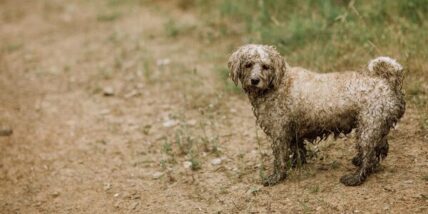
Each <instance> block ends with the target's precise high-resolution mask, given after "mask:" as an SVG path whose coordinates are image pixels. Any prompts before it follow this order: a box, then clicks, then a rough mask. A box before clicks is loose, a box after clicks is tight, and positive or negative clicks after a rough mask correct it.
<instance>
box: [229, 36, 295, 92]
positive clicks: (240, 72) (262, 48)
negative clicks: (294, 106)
mask: <svg viewBox="0 0 428 214" xmlns="http://www.w3.org/2000/svg"><path fill="white" fill-rule="evenodd" d="M228 67H229V70H230V77H231V78H232V80H233V82H234V83H235V85H238V81H240V82H241V85H242V88H244V90H245V91H265V90H267V89H272V88H276V87H277V86H279V84H280V83H281V80H282V77H283V76H284V73H285V70H286V67H287V65H286V63H285V61H284V59H283V57H282V56H281V55H280V54H279V53H278V52H277V51H276V49H275V48H274V47H272V46H267V45H254V44H250V45H244V46H242V47H240V48H238V50H236V51H235V52H234V53H233V54H232V55H231V56H230V58H229V62H228Z"/></svg>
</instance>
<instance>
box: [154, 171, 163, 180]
mask: <svg viewBox="0 0 428 214" xmlns="http://www.w3.org/2000/svg"><path fill="white" fill-rule="evenodd" d="M162 175H163V173H162V172H155V173H153V179H159V178H160V177H162Z"/></svg>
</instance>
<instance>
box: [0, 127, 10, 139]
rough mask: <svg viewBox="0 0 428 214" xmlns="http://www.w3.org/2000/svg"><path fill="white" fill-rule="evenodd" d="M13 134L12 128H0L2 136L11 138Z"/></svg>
mask: <svg viewBox="0 0 428 214" xmlns="http://www.w3.org/2000/svg"><path fill="white" fill-rule="evenodd" d="M12 134H13V130H12V128H10V127H7V126H0V136H5V137H7V136H10V135H12Z"/></svg>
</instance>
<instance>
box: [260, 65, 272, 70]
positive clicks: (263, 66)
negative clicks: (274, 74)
mask: <svg viewBox="0 0 428 214" xmlns="http://www.w3.org/2000/svg"><path fill="white" fill-rule="evenodd" d="M262 68H263V70H269V68H270V67H269V65H262Z"/></svg>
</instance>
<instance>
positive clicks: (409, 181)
mask: <svg viewBox="0 0 428 214" xmlns="http://www.w3.org/2000/svg"><path fill="white" fill-rule="evenodd" d="M404 183H405V184H413V181H412V180H407V181H404Z"/></svg>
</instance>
